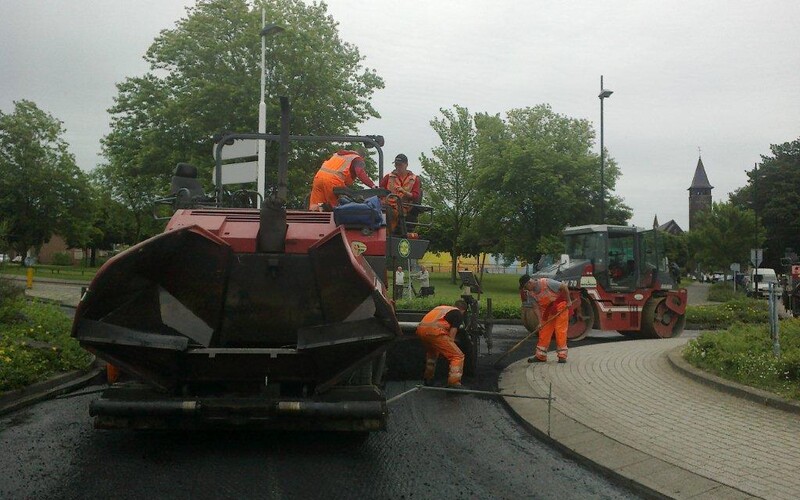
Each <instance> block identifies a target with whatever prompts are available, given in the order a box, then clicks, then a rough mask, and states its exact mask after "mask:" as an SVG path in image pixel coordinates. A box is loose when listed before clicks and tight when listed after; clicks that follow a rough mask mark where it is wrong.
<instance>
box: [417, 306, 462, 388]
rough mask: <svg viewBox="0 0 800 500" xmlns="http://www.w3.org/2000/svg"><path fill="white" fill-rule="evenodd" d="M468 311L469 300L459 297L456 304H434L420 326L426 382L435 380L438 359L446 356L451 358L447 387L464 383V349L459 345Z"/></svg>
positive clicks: (418, 330)
mask: <svg viewBox="0 0 800 500" xmlns="http://www.w3.org/2000/svg"><path fill="white" fill-rule="evenodd" d="M465 312H467V303H466V302H464V301H463V300H457V301H455V303H454V304H453V306H438V307H434V308H433V309H432V310H431V311H430V312H429V313H428V314H426V315H425V316H424V317H423V318H422V321H420V323H419V325H418V326H417V335H418V336H419V338H420V340H421V341H422V344H423V345H424V346H425V349H426V352H425V375H424V376H423V379H424V382H425V385H430V384H431V383H432V382H433V376H434V374H435V373H436V360H437V359H439V356H440V355H441V356H444V358H445V359H447V361H449V362H450V371H449V373H448V375H447V387H456V388H458V387H461V375H462V374H463V371H464V353H463V352H461V349H459V348H458V346H457V345H456V342H455V339H456V334H457V333H458V327H459V325H460V324H461V322H462V320H463V319H464V313H465Z"/></svg>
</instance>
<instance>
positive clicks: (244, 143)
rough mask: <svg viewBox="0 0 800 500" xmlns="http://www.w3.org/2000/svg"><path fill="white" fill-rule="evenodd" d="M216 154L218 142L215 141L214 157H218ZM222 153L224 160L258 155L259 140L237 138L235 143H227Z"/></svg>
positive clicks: (212, 153)
mask: <svg viewBox="0 0 800 500" xmlns="http://www.w3.org/2000/svg"><path fill="white" fill-rule="evenodd" d="M216 154H217V143H214V148H213V149H212V150H211V156H212V158H216V156H215V155H216ZM220 154H221V155H222V159H223V160H232V159H234V158H246V157H248V156H256V155H257V154H258V141H257V140H255V139H235V140H234V141H233V144H225V146H224V147H223V148H222V151H221V152H220Z"/></svg>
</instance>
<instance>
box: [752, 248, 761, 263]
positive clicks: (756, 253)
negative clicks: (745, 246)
mask: <svg viewBox="0 0 800 500" xmlns="http://www.w3.org/2000/svg"><path fill="white" fill-rule="evenodd" d="M763 261H764V249H762V248H751V249H750V262H751V263H752V264H753V266H754V267H758V266H760V265H761V262H763Z"/></svg>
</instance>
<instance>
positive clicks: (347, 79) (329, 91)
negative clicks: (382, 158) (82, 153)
mask: <svg viewBox="0 0 800 500" xmlns="http://www.w3.org/2000/svg"><path fill="white" fill-rule="evenodd" d="M261 6H263V7H264V8H265V9H266V14H267V19H269V21H270V22H273V23H276V24H279V25H280V26H282V27H284V28H286V31H285V32H282V33H280V34H277V35H273V36H271V37H269V39H268V41H267V46H268V47H269V53H268V56H267V61H268V62H269V71H268V74H269V77H268V79H267V82H268V85H267V96H266V98H265V102H266V103H267V106H268V110H267V130H268V131H272V132H275V133H276V132H277V131H278V130H279V116H278V115H279V110H278V99H277V96H280V95H285V96H289V97H290V100H291V105H292V123H291V129H292V133H293V134H316V135H332V134H345V133H351V132H352V131H353V130H354V129H355V127H356V125H358V124H359V123H360V122H362V121H364V120H366V119H367V118H369V117H378V116H379V115H378V113H377V112H376V111H375V109H374V108H373V107H372V105H371V104H370V98H371V96H372V94H373V92H374V91H375V90H377V89H380V88H382V87H383V81H382V80H381V78H380V77H379V76H378V75H377V74H376V73H375V72H374V71H373V70H371V69H367V68H364V67H363V66H362V61H363V57H362V56H361V55H360V54H359V52H358V49H357V48H356V47H354V46H352V45H350V44H348V43H347V42H344V41H343V40H341V38H340V37H339V30H338V23H337V22H336V21H335V20H334V19H333V18H332V17H331V16H330V15H328V13H327V7H326V5H325V4H324V3H319V4H317V3H312V4H310V5H306V4H305V3H303V2H302V1H300V0H263V1H262V2H259V3H257V4H256V5H254V6H252V7H251V4H250V2H248V1H247V0H204V1H199V2H198V3H197V5H195V6H194V7H190V8H188V9H187V16H186V17H185V18H183V19H181V20H180V21H178V22H177V23H176V25H175V27H174V28H173V29H169V30H164V31H162V32H161V34H160V35H159V36H158V37H157V38H156V39H155V41H154V42H153V44H152V45H151V46H150V48H149V49H148V51H147V53H146V55H145V60H146V61H148V62H149V63H150V68H151V71H150V72H149V73H147V74H145V75H144V76H141V77H131V78H128V79H126V80H125V81H124V82H122V83H121V84H119V85H118V95H117V97H116V99H115V104H114V106H113V107H112V108H111V109H110V110H109V111H110V113H111V114H112V120H111V133H110V134H108V136H106V137H105V138H104V140H103V147H104V154H105V156H106V158H107V159H108V163H107V164H106V165H104V166H102V167H101V170H102V173H101V175H102V176H103V177H104V178H105V179H107V180H108V181H109V182H112V184H111V189H112V192H113V194H114V197H115V199H117V200H119V201H120V202H123V203H124V204H125V205H126V206H128V207H130V208H132V209H133V210H135V211H136V212H137V213H139V214H140V217H139V221H138V224H139V229H138V230H139V231H140V232H142V233H147V232H148V231H149V230H151V229H152V228H148V227H147V224H146V221H145V220H144V218H143V217H144V216H143V215H142V214H145V213H146V212H148V211H149V201H150V200H151V199H152V198H154V197H156V195H157V194H158V193H162V194H163V191H164V190H165V188H166V186H168V185H169V178H170V176H171V172H172V170H173V169H174V167H175V164H176V163H178V162H181V161H185V162H191V163H193V164H195V165H196V166H197V167H198V170H199V178H201V179H202V180H204V181H206V182H207V183H208V182H210V179H211V175H210V174H211V170H212V164H213V159H212V157H211V151H212V145H213V144H212V142H211V140H210V137H211V136H212V135H213V134H215V133H217V132H219V131H222V130H229V131H236V132H253V131H256V130H257V128H258V120H257V110H258V101H259V99H260V88H259V87H260V75H259V72H260V68H261V66H260V64H261V39H260V35H259V33H260V30H261ZM330 150H331V147H330V145H305V146H302V145H301V146H297V145H293V147H292V159H293V160H294V161H293V165H294V166H293V168H291V169H290V171H289V189H290V200H291V203H293V204H295V205H297V206H299V205H302V204H303V200H304V199H305V197H306V196H307V194H308V191H309V186H310V184H311V179H312V177H313V174H314V172H315V171H316V170H317V169H318V168H319V165H320V163H321V161H322V160H323V159H324V157H325V156H326V155H328V154H329V153H330ZM276 157H277V146H276V145H273V146H272V148H271V149H270V151H269V156H268V162H267V164H268V165H275V164H276V160H275V158H276ZM270 175H271V176H273V178H274V175H275V172H274V170H273V171H271V172H270ZM271 184H272V185H274V183H271ZM268 185H269V184H268ZM144 235H145V234H142V236H144Z"/></svg>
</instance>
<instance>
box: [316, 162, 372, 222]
mask: <svg viewBox="0 0 800 500" xmlns="http://www.w3.org/2000/svg"><path fill="white" fill-rule="evenodd" d="M365 166H366V165H365V163H364V158H363V156H362V155H360V154H359V153H357V152H355V151H349V150H345V149H340V150H339V151H337V152H335V153H334V154H333V156H331V157H330V158H328V159H327V160H326V161H325V162H324V163H323V164H322V166H321V167H320V169H319V170H318V171H317V174H316V175H315V176H314V182H313V183H312V184H311V198H310V199H309V201H308V209H309V210H314V211H316V212H322V211H330V210H333V207H335V206H337V205H338V204H339V197H338V196H336V195H335V194H334V193H333V188H337V187H345V186H352V185H353V182H355V180H356V178H358V180H360V181H361V182H363V183H364V184H365V185H366V186H367V187H369V188H374V187H375V183H374V182H372V179H370V178H369V176H368V175H367V172H366V171H365V170H364V167H365Z"/></svg>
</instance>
